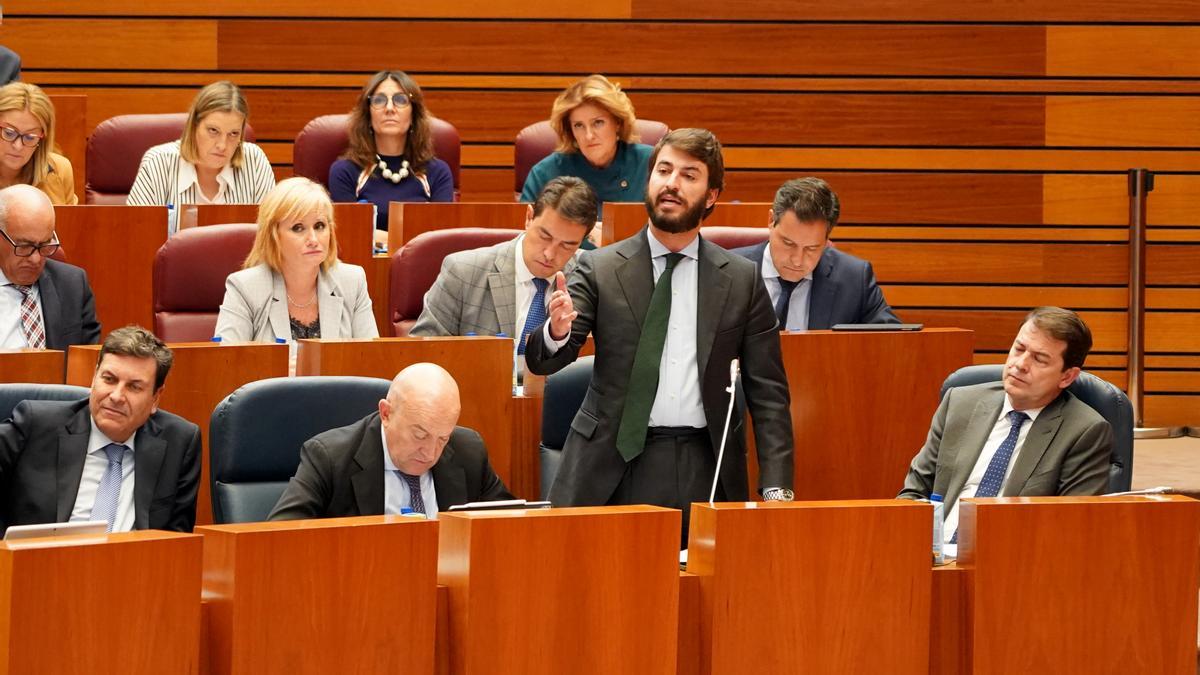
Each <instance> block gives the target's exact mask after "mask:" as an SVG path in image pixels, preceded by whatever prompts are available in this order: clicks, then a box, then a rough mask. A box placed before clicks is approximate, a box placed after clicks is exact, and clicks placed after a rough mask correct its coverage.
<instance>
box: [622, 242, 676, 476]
mask: <svg viewBox="0 0 1200 675" xmlns="http://www.w3.org/2000/svg"><path fill="white" fill-rule="evenodd" d="M682 259H683V254H682V253H668V254H667V269H665V270H663V273H662V275H660V276H659V277H658V283H656V284H655V285H654V294H653V295H651V296H650V308H649V309H648V310H646V320H645V321H643V322H642V334H641V336H640V337H639V338H638V344H637V354H636V355H634V357H633V370H632V371H631V372H630V374H629V387H628V393H627V394H626V395H625V410H623V411H622V412H621V426H620V428H618V430H617V452H620V453H621V457H623V458H625V461H626V462H629V461H632V460H633V459H634V458H635V457H637V456H638V455H640V454H642V450H643V449H644V448H645V447H646V429H647V427H648V425H649V424H650V408H651V407H652V406H653V405H654V395H655V394H656V393H657V392H658V369H659V364H660V363H661V362H662V352H663V343H665V342H666V341H667V322H668V321H669V320H670V319H671V273H672V271H674V269H675V265H677V264H678V263H679V261H680V260H682Z"/></svg>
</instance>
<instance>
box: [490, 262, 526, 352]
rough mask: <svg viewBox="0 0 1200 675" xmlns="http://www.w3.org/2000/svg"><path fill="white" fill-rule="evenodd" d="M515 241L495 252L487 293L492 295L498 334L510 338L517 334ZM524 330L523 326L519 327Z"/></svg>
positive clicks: (516, 336) (517, 336)
mask: <svg viewBox="0 0 1200 675" xmlns="http://www.w3.org/2000/svg"><path fill="white" fill-rule="evenodd" d="M515 251H516V240H515V239H514V240H513V241H512V242H509V244H507V245H505V246H501V247H500V248H499V249H497V251H496V260H495V271H494V272H491V273H489V274H488V280H487V283H488V292H489V293H491V294H492V307H493V308H494V309H495V310H496V325H498V326H500V332H501V333H504V334H505V335H507V336H509V337H512V338H519V337H521V336H520V335H518V334H517V332H516V331H517V328H516V321H517V309H516V308H517V265H516V261H515V260H514V259H513V256H514V255H516V253H515ZM521 328H522V329H524V328H525V327H524V326H521Z"/></svg>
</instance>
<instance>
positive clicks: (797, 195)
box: [771, 177, 842, 237]
mask: <svg viewBox="0 0 1200 675" xmlns="http://www.w3.org/2000/svg"><path fill="white" fill-rule="evenodd" d="M788 211H791V212H792V213H794V214H795V215H796V218H798V219H799V220H800V222H802V223H808V222H812V221H814V220H815V221H819V222H824V223H825V236H826V237H828V236H829V233H830V232H833V226H834V225H837V221H838V216H839V215H841V213H842V204H841V202H840V201H838V196H837V193H836V192H834V191H833V188H831V187H829V183H826V182H825V181H823V180H821V179H820V178H813V177H808V178H793V179H792V180H789V181H787V182H786V183H784V184H783V185H780V186H779V190H778V191H777V192H776V193H775V203H774V204H772V205H771V216H772V218H773V219H774V224H778V223H779V219H780V218H782V217H783V214H784V213H786V212H788Z"/></svg>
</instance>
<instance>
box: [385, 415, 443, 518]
mask: <svg viewBox="0 0 1200 675" xmlns="http://www.w3.org/2000/svg"><path fill="white" fill-rule="evenodd" d="M379 437H380V439H382V440H383V512H384V513H385V514H387V515H392V516H398V515H400V513H401V512H402V510H403V509H404V507H408V508H412V494H411V493H410V491H409V489H408V481H406V480H404V479H403V478H401V477H400V470H399V469H397V468H396V464H395V463H394V462H392V456H391V454H390V453H388V445H387V434H385V433H383V425H382V424H381V425H380V426H379ZM419 480H420V483H421V501H423V502H424V503H425V515H426V516H427V517H428V518H429V519H430V520H437V513H438V505H437V493H436V491H435V490H434V487H433V473H432V472H430V471H426V472H425V473H423V474H421V475H420V477H419Z"/></svg>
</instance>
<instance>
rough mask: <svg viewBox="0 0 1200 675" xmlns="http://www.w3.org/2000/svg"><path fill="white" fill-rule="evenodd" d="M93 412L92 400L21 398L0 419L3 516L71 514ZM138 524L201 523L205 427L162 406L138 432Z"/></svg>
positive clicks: (30, 518)
mask: <svg viewBox="0 0 1200 675" xmlns="http://www.w3.org/2000/svg"><path fill="white" fill-rule="evenodd" d="M91 431H92V416H91V412H90V411H89V409H88V402H87V401H86V400H83V401H73V402H62V401H23V402H21V403H19V404H17V407H16V408H15V409H14V410H13V416H12V418H11V419H9V420H8V421H5V422H3V423H0V488H2V489H0V495H2V496H0V520H2V521H3V523H4V527H7V526H8V525H32V524H37V523H56V522H57V523H62V522H66V521H67V520H69V519H70V517H71V509H72V507H74V505H75V497H76V496H77V495H78V493H79V482H80V479H81V478H82V476H83V463H84V459H85V458H86V457H87V444H88V437H89V435H90V434H91ZM134 445H135V448H134V453H133V479H134V489H133V509H134V525H133V527H134V529H136V530H175V531H177V532H190V531H191V530H192V526H193V525H195V524H196V488H197V486H198V485H199V482H200V454H201V451H200V428H199V427H197V426H196V425H195V424H192V423H191V422H189V421H187V420H185V419H183V418H182V417H178V416H176V415H172V414H171V413H169V412H163V411H161V410H160V411H158V412H156V413H154V414H153V415H151V416H150V419H148V420H146V423H145V424H144V425H142V428H140V429H138V430H137V434H136V435H135V436H134Z"/></svg>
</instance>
